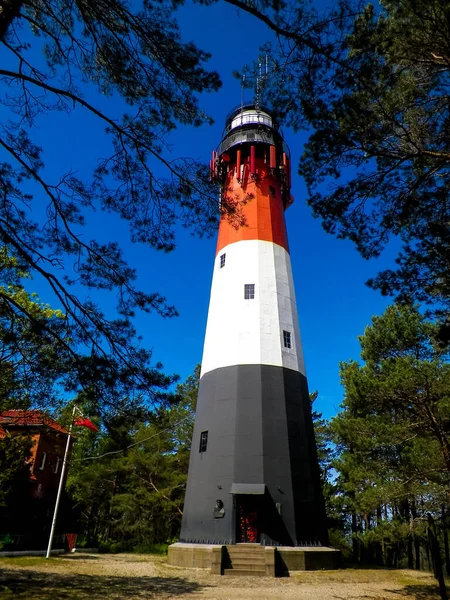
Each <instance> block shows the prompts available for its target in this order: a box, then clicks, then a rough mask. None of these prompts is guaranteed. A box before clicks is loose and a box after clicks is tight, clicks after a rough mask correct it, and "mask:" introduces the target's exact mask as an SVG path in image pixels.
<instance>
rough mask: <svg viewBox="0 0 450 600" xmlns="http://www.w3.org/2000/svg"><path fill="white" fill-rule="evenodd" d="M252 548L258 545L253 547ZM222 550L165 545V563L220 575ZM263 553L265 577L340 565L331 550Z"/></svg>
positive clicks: (286, 548) (224, 554)
mask: <svg viewBox="0 0 450 600" xmlns="http://www.w3.org/2000/svg"><path fill="white" fill-rule="evenodd" d="M238 546H239V545H238ZM233 547H235V546H228V548H233ZM255 548H261V546H258V545H255ZM226 549H227V546H219V545H212V544H187V543H182V542H177V543H176V544H172V545H171V546H169V554H168V562H169V565H173V566H177V567H184V568H187V569H190V568H194V569H195V568H197V569H211V573H213V574H215V575H222V574H223V572H224V568H225V566H226V564H225V562H226V559H227V554H228V553H227V552H226ZM266 550H267V552H266V553H265V554H266V555H267V559H268V560H266V562H267V563H268V564H267V565H266V568H265V570H266V575H269V576H270V575H271V576H277V575H278V576H283V575H289V573H291V572H293V571H317V570H320V569H327V570H328V569H338V568H339V567H340V564H341V551H340V550H336V549H335V548H326V547H317V546H313V547H310V548H308V547H298V548H294V547H291V546H280V547H277V548H276V549H275V548H273V547H271V546H267V547H266ZM274 550H275V552H274ZM272 557H274V558H272Z"/></svg>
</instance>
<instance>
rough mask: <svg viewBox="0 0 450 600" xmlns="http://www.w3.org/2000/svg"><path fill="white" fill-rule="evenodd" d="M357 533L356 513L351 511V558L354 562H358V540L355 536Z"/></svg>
mask: <svg viewBox="0 0 450 600" xmlns="http://www.w3.org/2000/svg"><path fill="white" fill-rule="evenodd" d="M357 533H358V523H357V521H356V514H355V513H352V559H353V562H354V563H355V564H357V563H359V541H358V539H357V538H356V534H357Z"/></svg>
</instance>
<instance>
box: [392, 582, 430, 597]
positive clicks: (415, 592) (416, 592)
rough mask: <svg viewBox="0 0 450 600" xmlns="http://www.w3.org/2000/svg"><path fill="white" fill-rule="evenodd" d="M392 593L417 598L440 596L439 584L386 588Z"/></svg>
mask: <svg viewBox="0 0 450 600" xmlns="http://www.w3.org/2000/svg"><path fill="white" fill-rule="evenodd" d="M385 591H386V592H389V593H390V594H397V595H398V596H400V597H401V596H406V597H408V598H415V599H416V600H437V599H439V598H440V595H439V587H438V586H437V585H425V584H423V585H422V584H414V585H405V586H404V588H403V589H401V590H385Z"/></svg>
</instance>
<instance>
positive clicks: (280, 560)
mask: <svg viewBox="0 0 450 600" xmlns="http://www.w3.org/2000/svg"><path fill="white" fill-rule="evenodd" d="M276 554H277V565H276V568H277V571H278V572H279V573H280V574H285V575H287V574H289V573H290V572H292V571H319V570H333V569H339V567H340V566H341V551H340V550H336V548H328V547H326V546H312V547H310V548H309V547H306V546H305V547H300V548H292V547H291V546H279V547H278V548H277V553H276Z"/></svg>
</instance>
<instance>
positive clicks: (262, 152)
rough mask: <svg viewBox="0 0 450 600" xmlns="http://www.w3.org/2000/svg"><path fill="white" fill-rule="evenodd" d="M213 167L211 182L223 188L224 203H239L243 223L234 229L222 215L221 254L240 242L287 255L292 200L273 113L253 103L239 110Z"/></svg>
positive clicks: (286, 162) (284, 154)
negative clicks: (287, 219)
mask: <svg viewBox="0 0 450 600" xmlns="http://www.w3.org/2000/svg"><path fill="white" fill-rule="evenodd" d="M210 169H211V179H212V180H213V181H217V182H218V183H219V184H220V187H221V201H222V202H224V203H226V204H227V205H228V206H232V205H233V203H236V204H238V205H239V206H238V215H239V217H240V216H241V215H242V216H243V221H244V223H243V224H240V225H239V226H236V225H235V224H233V223H230V220H229V217H228V214H224V215H223V217H222V219H221V222H220V228H219V237H218V241H217V252H220V251H221V250H222V249H223V248H225V247H226V246H228V245H229V244H232V243H234V242H239V241H242V240H261V241H267V242H272V243H274V244H277V245H278V246H281V247H282V248H284V249H285V250H286V251H287V252H289V246H288V240H287V234H286V225H285V219H284V211H285V210H286V208H288V206H290V204H292V202H293V198H292V196H291V194H290V187H291V173H290V159H289V149H288V147H287V146H286V144H285V143H284V141H283V138H282V136H281V134H280V132H279V130H278V128H277V127H276V125H274V121H273V117H272V115H271V114H270V112H268V111H266V110H265V109H262V108H259V107H256V106H254V105H248V106H245V107H243V106H241V107H240V108H239V109H235V110H234V111H233V112H232V113H231V114H230V116H229V118H228V120H227V125H226V131H225V135H224V138H223V140H222V142H221V144H220V146H219V148H218V149H217V151H214V152H213V155H212V160H211V162H210Z"/></svg>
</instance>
